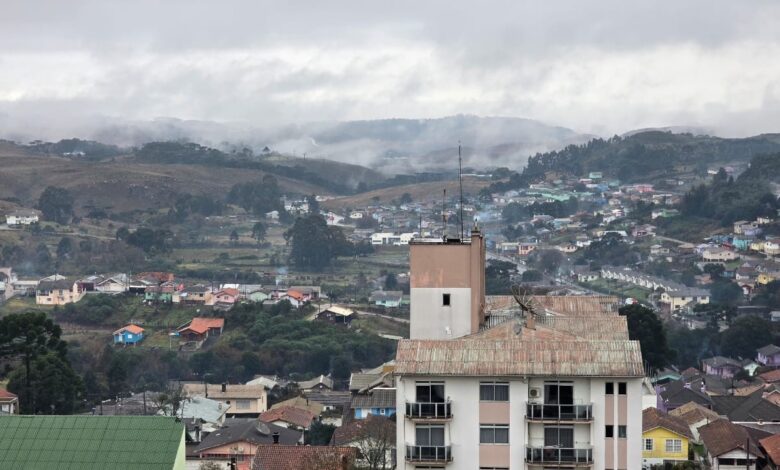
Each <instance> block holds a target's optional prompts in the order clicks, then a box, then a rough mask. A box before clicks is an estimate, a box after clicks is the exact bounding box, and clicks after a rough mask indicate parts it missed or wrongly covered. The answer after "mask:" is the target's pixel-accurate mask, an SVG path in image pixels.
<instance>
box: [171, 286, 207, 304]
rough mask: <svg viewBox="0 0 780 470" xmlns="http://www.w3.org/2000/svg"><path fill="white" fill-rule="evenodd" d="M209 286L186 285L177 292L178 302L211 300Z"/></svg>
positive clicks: (188, 302)
mask: <svg viewBox="0 0 780 470" xmlns="http://www.w3.org/2000/svg"><path fill="white" fill-rule="evenodd" d="M211 296H212V293H211V288H209V287H207V286H203V285H196V286H187V287H185V288H184V289H182V290H181V292H179V296H178V297H179V302H181V303H183V304H203V305H205V304H206V303H208V302H209V301H210V300H211Z"/></svg>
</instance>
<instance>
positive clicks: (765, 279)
mask: <svg viewBox="0 0 780 470" xmlns="http://www.w3.org/2000/svg"><path fill="white" fill-rule="evenodd" d="M776 279H777V273H773V272H772V273H769V272H767V273H761V274H759V275H758V278H756V282H757V283H759V284H764V285H766V284H769V283H770V282H772V281H774V280H776Z"/></svg>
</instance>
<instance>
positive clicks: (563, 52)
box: [0, 0, 780, 137]
mask: <svg viewBox="0 0 780 470" xmlns="http://www.w3.org/2000/svg"><path fill="white" fill-rule="evenodd" d="M10 3H11V4H10V5H4V6H3V10H4V11H3V14H2V15H0V45H1V46H0V70H2V73H0V134H4V135H6V136H9V135H19V134H20V133H23V132H25V131H27V132H29V131H30V130H31V129H34V130H40V132H42V133H44V134H45V135H43V137H64V136H68V135H72V133H74V132H87V130H88V129H89V128H90V126H93V125H94V124H95V123H96V122H105V120H106V119H108V118H117V119H119V118H122V119H129V120H150V119H154V118H156V117H159V116H175V117H180V118H183V119H197V120H214V121H220V122H226V121H228V122H241V123H245V124H246V125H251V126H279V125H282V124H284V123H293V122H310V121H328V120H349V119H373V118H386V117H438V116H443V115H450V114H456V113H474V114H480V115H504V116H523V117H529V118H534V119H540V120H542V121H545V122H549V123H554V124H561V125H565V126H569V127H571V128H574V129H576V130H578V131H582V132H592V133H600V134H606V135H609V134H612V133H619V132H624V131H627V130H630V129H632V128H638V127H650V126H667V125H698V126H707V127H711V128H715V129H717V130H718V131H719V132H721V133H724V134H736V135H743V134H752V133H758V132H768V131H778V130H780V129H778V128H777V123H778V119H777V118H778V109H777V108H778V103H780V63H778V61H777V60H776V58H777V57H778V56H780V29H778V28H777V24H779V23H780V4H778V3H777V2H775V1H771V0H767V1H752V2H727V1H712V0H709V1H705V0H692V1H685V2H679V1H676V2H675V1H660V2H625V1H617V0H599V1H588V2H582V1H576V0H571V1H551V2H531V1H517V0H515V1H509V0H497V1H494V2H451V1H443V0H435V1H425V2H420V1H409V0H402V1H394V2H382V3H379V2H366V1H361V0H350V1H334V2H263V1H222V2H213V1H198V0H195V1H192V0H189V1H185V0H175V1H170V0H169V1H166V2H158V1H154V0H136V1H133V2H121V1H110V0H103V1H86V0H74V1H68V2H62V1H59V0H49V1H29V2H10ZM69 133H70V134H69Z"/></svg>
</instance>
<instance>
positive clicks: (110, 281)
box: [95, 273, 130, 294]
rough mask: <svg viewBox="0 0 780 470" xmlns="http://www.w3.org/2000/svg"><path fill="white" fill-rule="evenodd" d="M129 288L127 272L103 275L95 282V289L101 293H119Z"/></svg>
mask: <svg viewBox="0 0 780 470" xmlns="http://www.w3.org/2000/svg"><path fill="white" fill-rule="evenodd" d="M129 288H130V277H129V276H128V275H127V274H122V273H119V274H113V275H111V276H109V277H103V278H102V279H100V280H99V281H98V282H97V283H96V284H95V290H96V291H98V292H101V293H103V294H120V293H122V292H127V290H128V289H129Z"/></svg>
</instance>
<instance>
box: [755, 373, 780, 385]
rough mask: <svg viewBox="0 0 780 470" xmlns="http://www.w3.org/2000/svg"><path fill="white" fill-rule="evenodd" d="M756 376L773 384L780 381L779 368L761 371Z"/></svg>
mask: <svg viewBox="0 0 780 470" xmlns="http://www.w3.org/2000/svg"><path fill="white" fill-rule="evenodd" d="M758 378H759V379H761V380H763V381H764V383H767V384H775V383H778V382H780V369H773V370H770V371H768V372H763V373H761V374H759V375H758Z"/></svg>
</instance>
